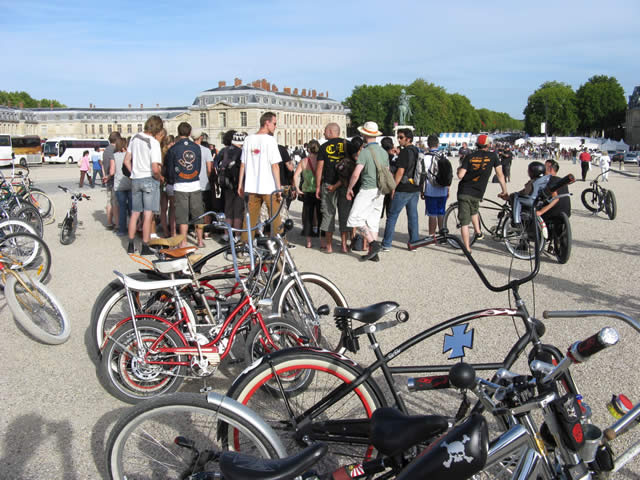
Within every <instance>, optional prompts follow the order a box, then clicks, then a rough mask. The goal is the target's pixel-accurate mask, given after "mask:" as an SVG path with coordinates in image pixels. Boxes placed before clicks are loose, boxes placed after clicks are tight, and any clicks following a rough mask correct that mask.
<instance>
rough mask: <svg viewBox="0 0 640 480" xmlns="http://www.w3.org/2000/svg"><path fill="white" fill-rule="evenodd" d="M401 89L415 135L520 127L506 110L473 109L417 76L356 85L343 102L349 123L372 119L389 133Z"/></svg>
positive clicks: (466, 101) (518, 122)
mask: <svg viewBox="0 0 640 480" xmlns="http://www.w3.org/2000/svg"><path fill="white" fill-rule="evenodd" d="M403 88H404V89H405V90H406V92H407V94H408V95H412V97H411V99H410V100H409V103H410V106H411V112H412V116H411V121H410V123H411V124H412V125H413V126H414V127H415V129H416V133H417V134H419V135H428V134H432V133H440V132H474V133H477V132H479V131H483V130H490V131H500V130H522V127H523V122H522V121H520V120H515V119H513V118H511V117H510V116H509V115H507V114H506V113H498V112H492V111H490V110H487V109H482V110H476V109H475V108H474V107H473V105H471V102H470V101H469V99H468V98H467V97H465V96H464V95H460V94H458V93H453V94H450V93H447V91H446V90H445V89H444V88H442V87H439V86H437V85H434V84H433V83H429V82H427V81H426V80H423V79H420V78H419V79H417V80H415V81H414V82H413V83H411V84H410V85H398V84H387V85H358V86H356V87H355V88H354V89H353V92H352V93H351V95H350V96H349V97H348V98H346V99H345V101H344V103H345V105H346V106H347V107H348V108H349V109H350V110H351V124H352V125H354V126H357V125H362V124H363V123H364V122H366V121H370V120H372V121H374V122H376V123H377V124H378V126H379V127H380V128H381V129H382V130H383V131H384V132H387V133H390V132H392V131H393V126H394V123H395V122H398V120H399V118H398V99H399V97H400V92H401V90H402V89H403ZM480 112H484V113H480ZM483 115H484V117H483ZM483 122H484V123H483Z"/></svg>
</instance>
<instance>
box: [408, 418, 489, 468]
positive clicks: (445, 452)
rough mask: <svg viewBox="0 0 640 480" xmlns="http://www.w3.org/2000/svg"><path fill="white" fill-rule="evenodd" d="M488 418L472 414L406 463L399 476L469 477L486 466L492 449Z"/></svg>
mask: <svg viewBox="0 0 640 480" xmlns="http://www.w3.org/2000/svg"><path fill="white" fill-rule="evenodd" d="M487 430H488V429H487V421H486V420H485V418H484V417H483V416H482V415H480V414H473V415H471V417H469V419H468V420H466V421H465V422H464V423H462V424H461V425H459V426H457V427H455V428H454V429H452V430H451V431H450V432H449V433H447V434H446V435H445V436H443V437H441V438H440V439H439V440H438V441H437V442H435V443H433V444H432V445H431V446H430V447H429V449H428V450H427V451H426V452H425V453H424V454H422V455H420V456H419V457H418V458H416V459H415V460H414V461H413V462H411V463H410V464H409V466H407V468H405V469H404V470H402V473H401V474H400V475H398V476H397V477H396V479H397V480H405V479H410V478H428V479H429V480H451V479H452V478H470V477H471V476H472V475H474V474H476V473H478V472H479V471H480V470H482V469H483V468H484V465H485V463H486V462H487V451H488V449H489V434H488V431H487Z"/></svg>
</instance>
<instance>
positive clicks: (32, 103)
mask: <svg viewBox="0 0 640 480" xmlns="http://www.w3.org/2000/svg"><path fill="white" fill-rule="evenodd" d="M21 103H22V104H23V106H24V108H38V107H43V108H47V107H49V106H51V105H53V107H54V108H64V107H66V105H63V104H62V103H60V102H58V101H57V100H49V99H47V98H43V99H42V100H36V99H35V98H32V97H31V95H29V94H28V93H27V92H5V91H4V90H0V105H11V106H12V107H18V106H20V104H21Z"/></svg>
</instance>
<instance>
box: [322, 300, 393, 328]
mask: <svg viewBox="0 0 640 480" xmlns="http://www.w3.org/2000/svg"><path fill="white" fill-rule="evenodd" d="M399 306H400V305H399V304H398V303H396V302H380V303H376V304H373V305H369V306H368V307H362V308H347V307H336V308H335V309H334V310H333V316H334V317H340V318H351V319H353V320H358V321H359V322H362V323H374V322H377V321H378V320H380V319H381V318H382V317H384V316H385V315H386V314H387V313H389V312H393V311H394V310H395V309H396V308H398V307H399Z"/></svg>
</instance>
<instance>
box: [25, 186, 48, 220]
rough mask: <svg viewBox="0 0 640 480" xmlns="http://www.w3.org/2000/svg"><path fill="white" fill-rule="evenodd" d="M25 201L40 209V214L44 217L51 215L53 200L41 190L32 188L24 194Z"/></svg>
mask: <svg viewBox="0 0 640 480" xmlns="http://www.w3.org/2000/svg"><path fill="white" fill-rule="evenodd" d="M24 199H25V201H27V202H29V203H30V204H31V205H32V206H34V207H35V208H37V209H38V212H39V213H40V216H41V217H42V218H43V219H44V218H46V217H49V215H50V214H51V211H52V210H53V201H52V200H51V198H50V197H49V195H47V194H46V193H44V192H43V191H41V190H36V189H33V188H32V189H31V190H30V191H29V192H27V193H26V194H25V196H24Z"/></svg>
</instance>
